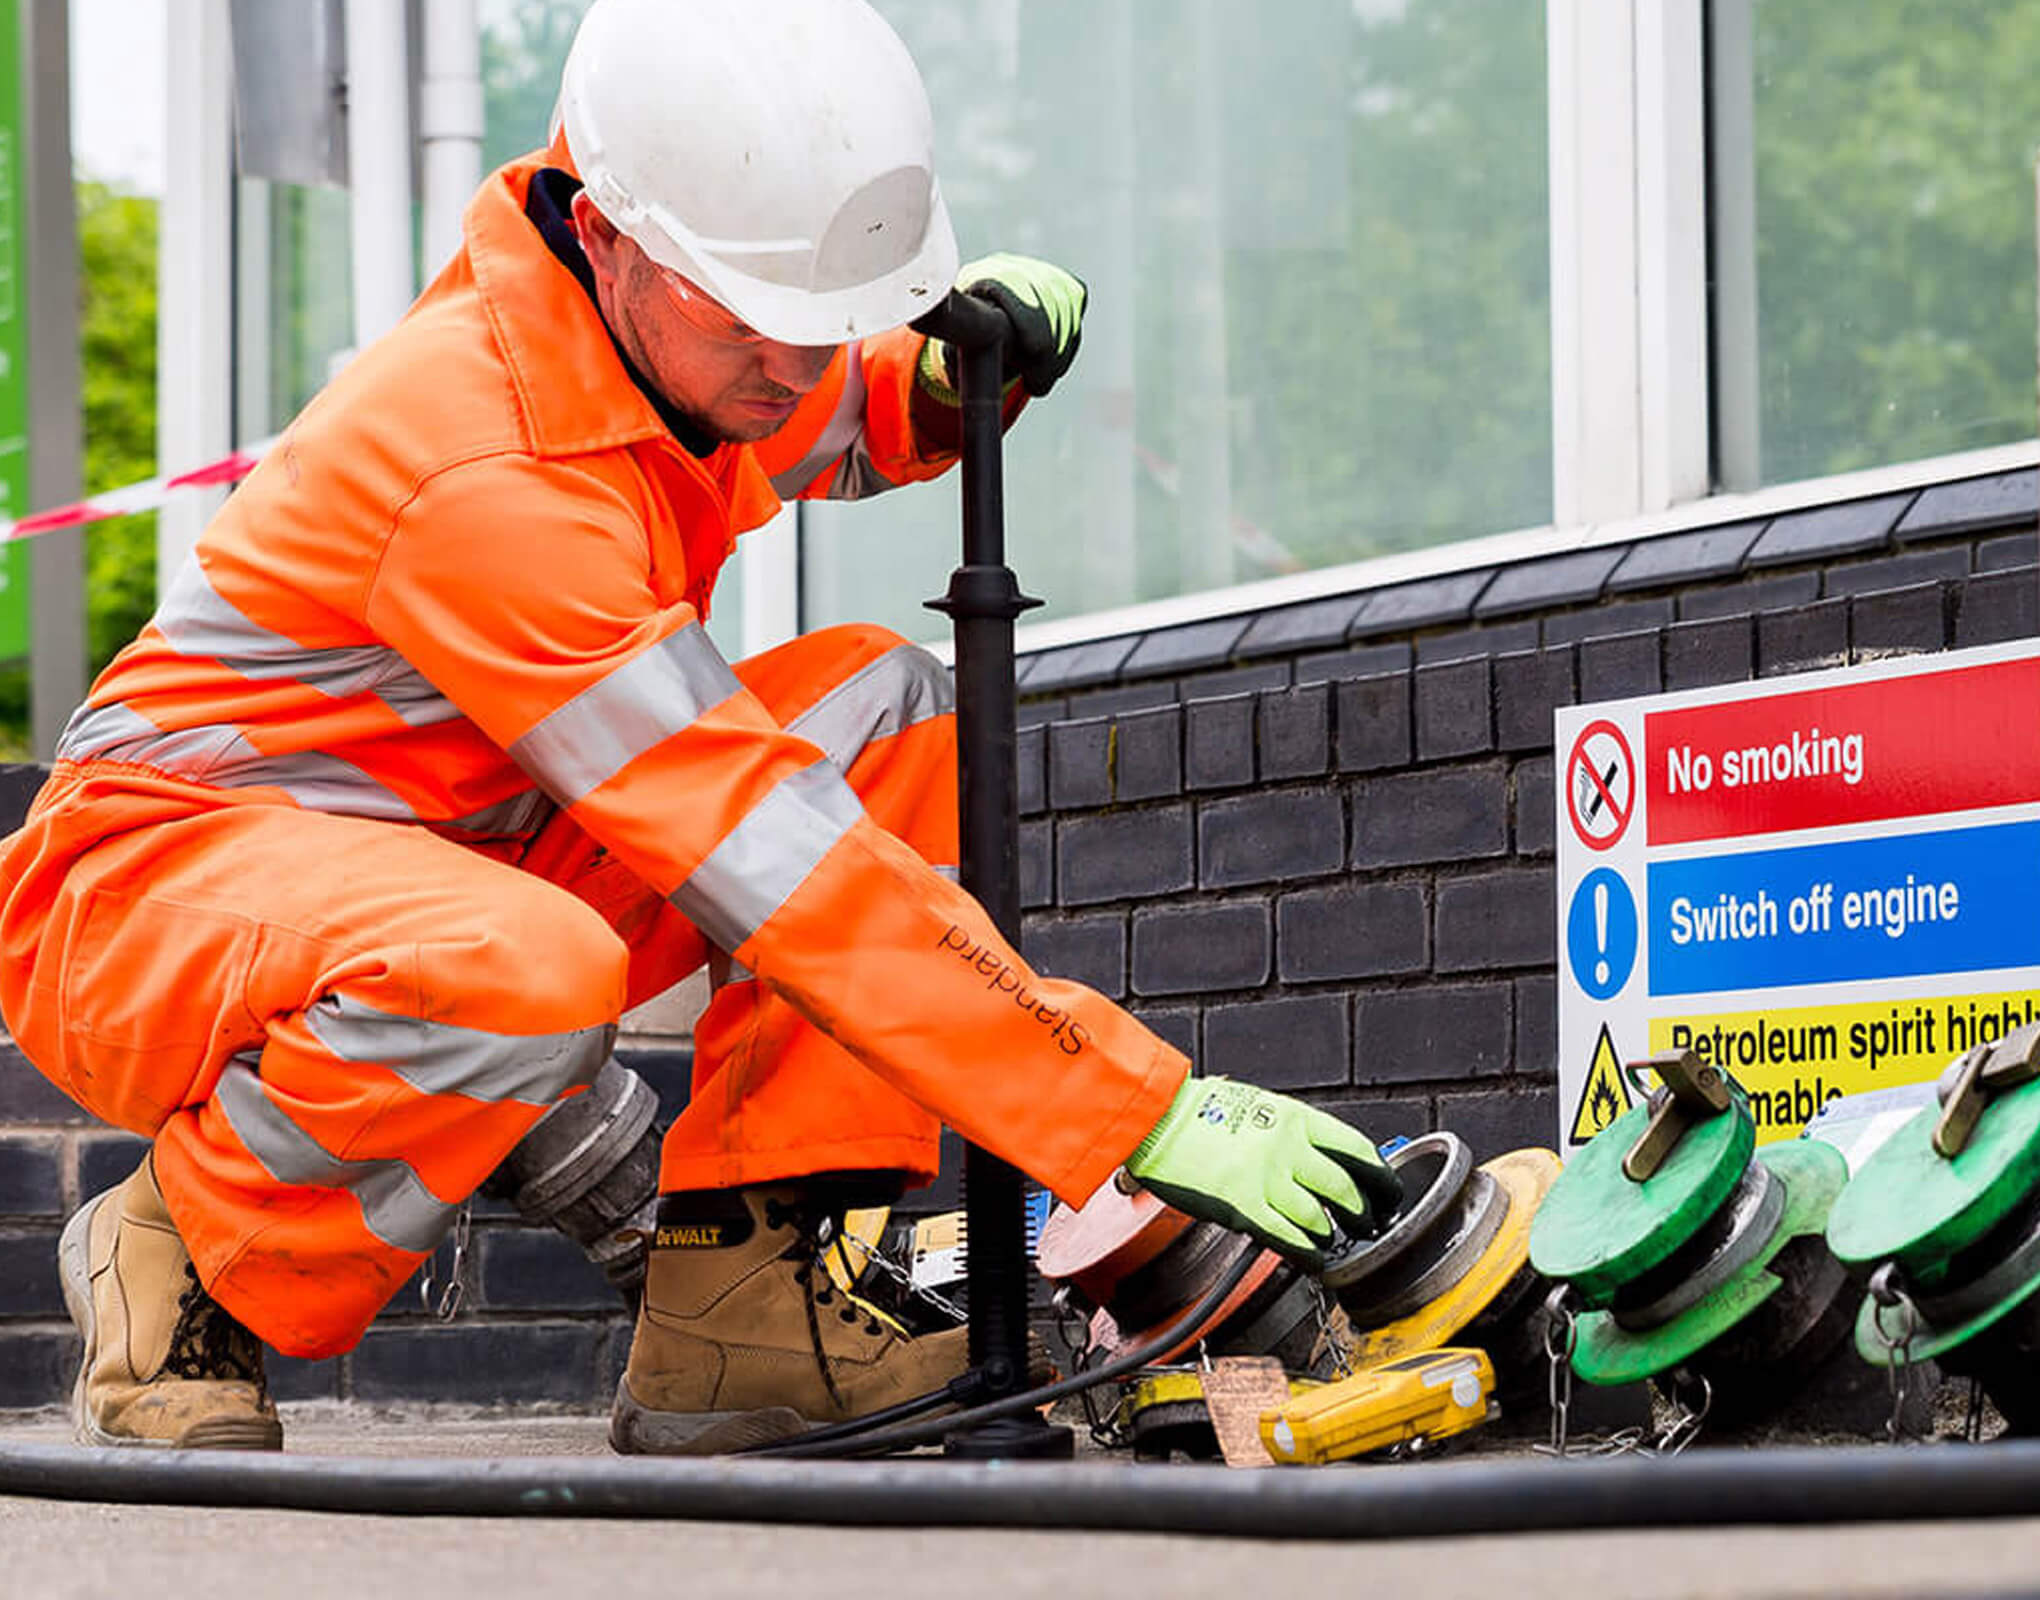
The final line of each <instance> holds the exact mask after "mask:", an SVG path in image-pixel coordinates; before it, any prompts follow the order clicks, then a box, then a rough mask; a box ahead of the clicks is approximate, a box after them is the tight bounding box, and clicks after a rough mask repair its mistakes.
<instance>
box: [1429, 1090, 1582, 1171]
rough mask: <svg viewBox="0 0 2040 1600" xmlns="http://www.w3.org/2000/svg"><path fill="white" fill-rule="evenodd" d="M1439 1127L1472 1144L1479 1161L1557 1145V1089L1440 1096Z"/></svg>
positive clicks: (1493, 1091) (1474, 1156) (1487, 1091)
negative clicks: (1518, 1151)
mask: <svg viewBox="0 0 2040 1600" xmlns="http://www.w3.org/2000/svg"><path fill="white" fill-rule="evenodd" d="M1438 1126H1439V1127H1441V1128H1445V1129H1448V1130H1449V1131H1451V1132H1453V1133H1456V1134H1458V1135H1459V1137H1460V1138H1462V1139H1464V1140H1465V1141H1466V1142H1467V1143H1468V1144H1470V1145H1472V1146H1473V1158H1474V1160H1476V1161H1492V1160H1494V1158H1495V1157H1496V1156H1499V1155H1506V1154H1508V1152H1509V1151H1511V1150H1523V1149H1530V1148H1535V1149H1541V1150H1553V1149H1556V1148H1558V1133H1559V1130H1558V1091H1557V1090H1556V1089H1555V1088H1552V1087H1550V1086H1549V1085H1544V1084H1540V1085H1537V1086H1535V1087H1526V1088H1521V1089H1488V1090H1484V1091H1481V1092H1479V1093H1475V1094H1441V1095H1439V1096H1438Z"/></svg>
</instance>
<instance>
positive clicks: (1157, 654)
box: [1120, 616, 1253, 678]
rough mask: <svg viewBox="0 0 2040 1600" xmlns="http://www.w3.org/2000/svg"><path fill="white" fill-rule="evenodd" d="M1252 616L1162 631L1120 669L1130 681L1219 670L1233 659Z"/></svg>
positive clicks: (1142, 644)
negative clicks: (1236, 646) (1221, 665)
mask: <svg viewBox="0 0 2040 1600" xmlns="http://www.w3.org/2000/svg"><path fill="white" fill-rule="evenodd" d="M1252 620H1253V618H1252V617H1251V616H1240V617H1215V618H1213V619H1211V620H1210V621H1206V622H1190V623H1185V624H1184V625H1183V626H1182V627H1179V628H1162V629H1159V630H1158V631H1156V632H1154V633H1151V634H1149V635H1148V636H1147V637H1146V638H1144V639H1142V640H1141V641H1140V643H1139V644H1137V645H1136V646H1134V650H1133V654H1132V655H1130V656H1128V657H1127V658H1126V664H1125V665H1124V666H1122V667H1121V668H1120V676H1122V677H1126V678H1160V677H1171V676H1174V675H1176V674H1178V673H1183V672H1192V671H1195V670H1196V669H1197V668H1199V667H1215V666H1217V665H1218V664H1219V663H1220V662H1222V661H1230V660H1231V659H1232V653H1233V646H1234V645H1236V644H1238V643H1239V640H1240V635H1241V634H1243V633H1245V632H1246V631H1247V625H1248V623H1250V622H1251V621H1252Z"/></svg>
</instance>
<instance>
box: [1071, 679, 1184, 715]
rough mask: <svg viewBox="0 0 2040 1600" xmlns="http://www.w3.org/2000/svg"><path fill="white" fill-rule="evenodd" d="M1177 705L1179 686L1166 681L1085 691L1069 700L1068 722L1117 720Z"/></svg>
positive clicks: (1155, 680)
mask: <svg viewBox="0 0 2040 1600" xmlns="http://www.w3.org/2000/svg"><path fill="white" fill-rule="evenodd" d="M1175 703H1176V686H1175V684H1173V683H1171V682H1170V681H1169V680H1168V679H1166V678H1157V679H1154V680H1152V681H1150V682H1147V683H1128V684H1122V685H1121V686H1120V687H1119V688H1117V689H1085V690H1083V691H1082V692H1081V693H1078V694H1073V695H1071V696H1070V698H1069V704H1068V707H1067V709H1066V710H1065V711H1064V713H1063V718H1064V719H1065V720H1067V719H1071V718H1077V717H1117V716H1123V715H1125V714H1126V713H1127V712H1129V711H1146V710H1148V709H1149V708H1150V707H1153V706H1172V705H1174V704H1175Z"/></svg>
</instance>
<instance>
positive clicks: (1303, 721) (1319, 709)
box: [1256, 684, 1332, 783]
mask: <svg viewBox="0 0 2040 1600" xmlns="http://www.w3.org/2000/svg"><path fill="white" fill-rule="evenodd" d="M1256 700H1257V707H1256V709H1257V711H1258V713H1259V715H1260V719H1261V726H1260V746H1261V781H1262V782H1263V783H1279V782H1281V781H1282V780H1283V779H1285V778H1317V777H1322V776H1323V775H1324V773H1325V771H1326V770H1327V769H1328V768H1329V767H1330V766H1331V764H1332V696H1331V691H1330V690H1329V689H1327V688H1326V687H1325V686H1324V685H1323V684H1317V685H1315V686H1313V687H1310V688H1303V689H1284V690H1281V691H1280V692H1278V693H1275V694H1264V695H1259V696H1257V697H1256Z"/></svg>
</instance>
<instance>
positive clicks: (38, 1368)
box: [0, 1327, 78, 1411]
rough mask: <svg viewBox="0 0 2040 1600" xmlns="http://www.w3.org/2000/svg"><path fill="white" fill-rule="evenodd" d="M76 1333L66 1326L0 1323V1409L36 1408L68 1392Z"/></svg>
mask: <svg viewBox="0 0 2040 1600" xmlns="http://www.w3.org/2000/svg"><path fill="white" fill-rule="evenodd" d="M77 1375H78V1336H77V1335H76V1334H75V1333H73V1332H72V1331H71V1330H70V1329H69V1328H8V1327H0V1411H39V1410H41V1409H42V1408H43V1407H44V1406H54V1405H57V1404H59V1403H60V1402H62V1401H63V1400H64V1399H66V1398H67V1397H68V1396H69V1395H70V1393H71V1383H72V1380H73V1379H75V1378H76V1377H77Z"/></svg>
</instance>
